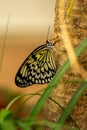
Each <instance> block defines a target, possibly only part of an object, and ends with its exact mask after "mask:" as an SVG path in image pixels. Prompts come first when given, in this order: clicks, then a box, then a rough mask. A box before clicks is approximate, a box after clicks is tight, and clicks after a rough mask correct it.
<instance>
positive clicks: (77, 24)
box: [43, 0, 87, 130]
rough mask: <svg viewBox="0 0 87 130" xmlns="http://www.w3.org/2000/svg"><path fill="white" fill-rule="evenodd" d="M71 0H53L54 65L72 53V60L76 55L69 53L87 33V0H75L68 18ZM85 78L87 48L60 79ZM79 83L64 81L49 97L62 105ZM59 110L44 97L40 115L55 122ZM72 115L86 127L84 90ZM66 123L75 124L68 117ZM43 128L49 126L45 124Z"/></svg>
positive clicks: (64, 105)
mask: <svg viewBox="0 0 87 130" xmlns="http://www.w3.org/2000/svg"><path fill="white" fill-rule="evenodd" d="M70 1H71V0H56V4H55V20H54V37H55V41H57V44H56V45H55V48H57V49H56V50H55V52H56V53H55V56H56V58H55V59H56V63H57V68H59V67H60V66H61V65H63V63H64V62H65V60H66V59H67V58H68V57H69V58H70V57H71V62H73V61H72V59H73V58H75V57H73V54H72V53H73V50H74V49H75V48H76V46H77V45H78V44H80V42H81V41H82V40H84V39H85V38H86V37H87V0H78V1H76V3H75V6H74V9H73V11H72V15H71V17H70V19H69V20H67V10H68V8H69V6H70ZM69 49H70V50H71V51H70V50H69ZM74 60H76V59H74ZM84 78H86V79H87V49H86V50H85V51H84V52H83V53H82V54H81V55H80V56H79V58H78V59H77V60H76V61H75V63H74V64H73V65H72V66H71V69H70V70H69V71H68V72H67V73H66V74H65V76H64V77H63V79H62V81H64V80H75V79H79V80H80V79H84ZM80 84H81V83H80V82H79V83H69V84H64V83H63V84H61V85H59V86H58V87H56V88H55V89H54V91H53V92H52V93H51V97H52V98H53V99H55V100H56V101H57V102H59V103H60V104H61V105H62V106H63V107H64V108H65V107H66V105H67V104H68V102H69V100H70V99H71V97H72V95H73V94H74V93H75V91H76V90H77V88H78V87H79V85H80ZM61 113H62V110H61V108H59V107H58V106H57V105H56V104H55V103H53V102H52V101H49V100H47V102H46V104H45V106H44V109H43V116H44V117H45V118H46V119H48V120H50V121H53V122H56V120H57V119H58V117H60V115H61ZM71 115H72V117H73V118H74V120H75V121H76V122H77V124H78V126H79V127H80V129H81V130H86V129H87V91H85V92H84V93H83V95H82V97H81V99H80V100H79V102H78V103H77V104H76V106H75V107H74V109H73V111H72V113H71ZM65 123H68V125H71V126H74V124H73V123H72V121H71V120H70V119H68V120H67V121H66V122H65ZM44 129H45V130H50V129H49V128H47V127H45V128H44Z"/></svg>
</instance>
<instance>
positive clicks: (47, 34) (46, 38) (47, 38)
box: [46, 26, 50, 41]
mask: <svg viewBox="0 0 87 130" xmlns="http://www.w3.org/2000/svg"><path fill="white" fill-rule="evenodd" d="M49 32H50V26H49V27H48V32H47V36H46V41H47V40H48V36H49Z"/></svg>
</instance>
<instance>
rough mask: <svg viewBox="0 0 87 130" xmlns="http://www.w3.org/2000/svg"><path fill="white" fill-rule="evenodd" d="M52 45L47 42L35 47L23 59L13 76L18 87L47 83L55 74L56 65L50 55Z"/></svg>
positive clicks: (51, 54)
mask: <svg viewBox="0 0 87 130" xmlns="http://www.w3.org/2000/svg"><path fill="white" fill-rule="evenodd" d="M54 45H55V43H53V44H52V42H50V41H49V40H47V41H46V43H45V44H44V45H41V46H39V47H37V48H36V49H35V50H34V51H33V52H31V54H30V55H29V56H28V57H27V58H26V59H25V61H24V62H23V64H22V65H21V67H20V68H19V70H18V72H17V74H16V76H15V84H16V85H17V86H18V87H27V86H31V85H33V84H45V83H49V82H50V80H51V79H52V78H53V76H54V75H55V72H56V64H55V61H54V56H53V53H52V47H53V46H54Z"/></svg>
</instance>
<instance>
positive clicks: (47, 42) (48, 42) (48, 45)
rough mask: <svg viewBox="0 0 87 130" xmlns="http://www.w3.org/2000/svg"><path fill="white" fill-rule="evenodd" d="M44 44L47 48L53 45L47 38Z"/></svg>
mask: <svg viewBox="0 0 87 130" xmlns="http://www.w3.org/2000/svg"><path fill="white" fill-rule="evenodd" d="M46 46H47V48H48V49H51V48H52V47H53V44H52V43H51V41H49V40H47V41H46Z"/></svg>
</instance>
